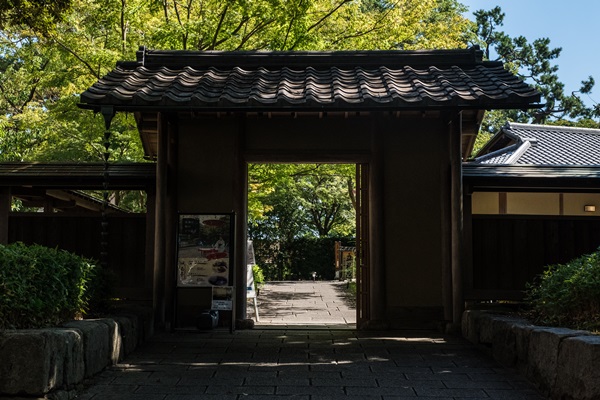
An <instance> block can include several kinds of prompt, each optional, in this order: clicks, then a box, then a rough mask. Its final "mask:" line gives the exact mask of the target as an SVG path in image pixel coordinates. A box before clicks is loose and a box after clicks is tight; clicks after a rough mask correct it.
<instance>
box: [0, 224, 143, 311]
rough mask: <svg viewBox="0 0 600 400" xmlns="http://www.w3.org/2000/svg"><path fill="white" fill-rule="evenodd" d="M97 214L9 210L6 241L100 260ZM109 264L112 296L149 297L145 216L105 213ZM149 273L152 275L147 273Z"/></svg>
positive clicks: (99, 231)
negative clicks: (106, 216)
mask: <svg viewBox="0 0 600 400" xmlns="http://www.w3.org/2000/svg"><path fill="white" fill-rule="evenodd" d="M101 220H102V218H101V217H100V216H99V215H95V214H94V215H61V214H43V213H39V214H31V213H27V214H25V213H23V214H19V213H12V214H11V215H10V216H9V227H8V241H9V243H12V242H23V243H26V244H33V243H36V244H39V245H42V246H47V247H52V248H59V249H64V250H67V251H69V252H72V253H75V254H78V255H81V256H84V257H88V258H93V259H96V260H100V237H101V235H100V233H101V225H100V224H101ZM108 221H109V224H108V227H109V233H108V241H109V244H108V267H109V270H110V271H112V272H113V273H114V274H115V276H116V280H117V286H116V287H115V295H116V296H118V297H135V298H142V299H144V300H146V299H147V298H149V299H151V298H152V297H151V296H152V294H151V290H152V282H151V281H150V282H149V279H148V274H147V271H146V265H148V264H147V260H146V215H145V214H118V215H117V214H114V215H109V216H108ZM150 276H151V274H150Z"/></svg>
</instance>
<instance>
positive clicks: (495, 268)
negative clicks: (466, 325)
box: [466, 215, 600, 300]
mask: <svg viewBox="0 0 600 400" xmlns="http://www.w3.org/2000/svg"><path fill="white" fill-rule="evenodd" d="M472 221H473V224H472V233H473V234H472V237H473V263H472V265H473V266H472V271H468V270H467V275H468V276H467V277H466V282H467V290H466V297H467V299H476V300H511V299H514V300H518V299H520V298H521V297H522V291H523V290H524V289H525V284H526V282H531V281H532V280H533V278H534V277H535V276H536V275H538V274H541V273H542V272H543V270H544V267H545V266H547V265H550V264H557V263H565V262H568V261H569V260H572V259H573V258H576V257H578V256H581V255H583V254H588V253H591V252H593V251H595V250H596V249H597V248H598V247H599V246H600V218H598V217H559V216H556V217H554V216H515V215H474V216H473V217H472Z"/></svg>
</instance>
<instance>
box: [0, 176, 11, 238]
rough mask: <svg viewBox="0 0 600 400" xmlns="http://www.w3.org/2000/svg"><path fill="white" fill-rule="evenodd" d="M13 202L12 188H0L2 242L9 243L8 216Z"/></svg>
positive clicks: (0, 231)
mask: <svg viewBox="0 0 600 400" xmlns="http://www.w3.org/2000/svg"><path fill="white" fill-rule="evenodd" d="M11 203H12V196H11V190H10V188H9V187H6V188H0V244H8V217H9V215H10V206H11Z"/></svg>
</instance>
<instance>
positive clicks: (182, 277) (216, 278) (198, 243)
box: [177, 214, 234, 287]
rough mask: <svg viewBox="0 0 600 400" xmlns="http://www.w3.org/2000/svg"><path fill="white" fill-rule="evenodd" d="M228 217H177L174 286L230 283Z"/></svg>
mask: <svg viewBox="0 0 600 400" xmlns="http://www.w3.org/2000/svg"><path fill="white" fill-rule="evenodd" d="M232 222H233V218H232V215H231V214H180V215H179V224H178V235H177V286H179V287H193V286H228V285H230V284H231V276H232V274H231V267H232V259H233V258H232V250H233V248H234V246H233V225H232Z"/></svg>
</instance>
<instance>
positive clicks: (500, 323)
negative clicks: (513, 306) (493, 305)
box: [491, 316, 528, 367]
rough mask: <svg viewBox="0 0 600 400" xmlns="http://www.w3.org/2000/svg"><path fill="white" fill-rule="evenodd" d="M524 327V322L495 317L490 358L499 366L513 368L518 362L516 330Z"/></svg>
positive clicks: (512, 318)
mask: <svg viewBox="0 0 600 400" xmlns="http://www.w3.org/2000/svg"><path fill="white" fill-rule="evenodd" d="M525 326H528V324H527V322H526V321H525V320H523V319H520V318H514V317H508V316H496V317H495V318H494V320H493V321H492V324H491V329H492V356H493V357H494V359H495V360H496V361H498V362H499V363H500V364H502V365H504V366H507V367H513V366H515V365H517V363H518V362H519V352H518V347H517V330H518V328H521V327H525Z"/></svg>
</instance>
